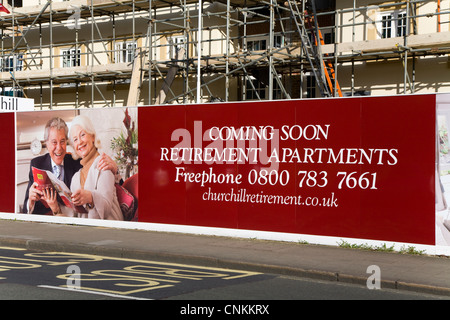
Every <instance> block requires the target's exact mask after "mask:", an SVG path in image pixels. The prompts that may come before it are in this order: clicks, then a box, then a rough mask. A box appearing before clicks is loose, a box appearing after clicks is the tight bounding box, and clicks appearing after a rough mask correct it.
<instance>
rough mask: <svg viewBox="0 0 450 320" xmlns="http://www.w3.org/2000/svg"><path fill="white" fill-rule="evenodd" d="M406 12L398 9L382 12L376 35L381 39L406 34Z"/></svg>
mask: <svg viewBox="0 0 450 320" xmlns="http://www.w3.org/2000/svg"><path fill="white" fill-rule="evenodd" d="M406 23H407V21H406V13H405V12H400V11H394V12H387V13H383V14H381V16H380V22H379V23H378V35H379V37H380V38H382V39H387V38H395V37H403V36H405V35H406Z"/></svg>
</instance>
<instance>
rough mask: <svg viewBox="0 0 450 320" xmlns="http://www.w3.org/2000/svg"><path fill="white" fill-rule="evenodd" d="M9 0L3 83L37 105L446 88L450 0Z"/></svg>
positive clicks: (3, 20) (1, 20)
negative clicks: (204, 0)
mask: <svg viewBox="0 0 450 320" xmlns="http://www.w3.org/2000/svg"><path fill="white" fill-rule="evenodd" d="M7 2H8V3H6V1H4V6H5V8H6V9H7V10H8V11H9V12H1V13H0V25H1V30H2V31H1V32H2V43H1V52H2V54H1V61H0V66H1V72H0V85H1V88H2V91H3V94H5V95H15V96H25V97H28V98H32V99H34V101H35V106H36V108H37V109H67V108H91V107H110V106H134V105H154V104H165V103H167V104H183V103H197V102H201V103H203V102H216V101H247V100H273V99H291V98H294V99H297V98H316V97H324V96H325V97H327V96H328V97H329V96H343V97H345V96H355V95H392V94H415V93H436V92H449V91H450V56H449V53H450V23H449V17H450V0H421V1H419V0H407V1H373V0H342V1H332V0H318V1H314V2H312V1H294V0H287V1H284V0H283V1H276V0H219V1H210V2H202V1H191V0H181V1H174V0H169V1H160V0H134V1H131V0H121V1H114V0H72V1H57V0H53V1H52V0H47V1H46V0H8V1H7ZM199 16H200V17H201V19H198V17H199Z"/></svg>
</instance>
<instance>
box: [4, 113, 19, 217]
mask: <svg viewBox="0 0 450 320" xmlns="http://www.w3.org/2000/svg"><path fill="white" fill-rule="evenodd" d="M0 128H2V130H1V131H0V132H1V133H0V135H1V138H0V149H1V152H0V163H1V167H2V175H1V183H0V212H8V213H13V212H14V201H15V192H16V187H15V181H16V156H15V155H16V141H15V139H14V137H15V121H14V113H0Z"/></svg>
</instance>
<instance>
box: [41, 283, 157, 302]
mask: <svg viewBox="0 0 450 320" xmlns="http://www.w3.org/2000/svg"><path fill="white" fill-rule="evenodd" d="M38 287H39V288H47V289H58V290H65V291H72V292H82V293H89V294H97V295H100V296H108V297H113V298H123V299H130V300H153V299H148V298H139V297H132V296H124V295H120V294H113V293H106V292H98V291H90V290H83V289H73V288H64V287H57V286H48V285H38Z"/></svg>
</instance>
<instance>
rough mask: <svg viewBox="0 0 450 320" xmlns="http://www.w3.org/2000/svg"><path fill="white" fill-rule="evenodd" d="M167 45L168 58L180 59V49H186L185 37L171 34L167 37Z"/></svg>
mask: <svg viewBox="0 0 450 320" xmlns="http://www.w3.org/2000/svg"><path fill="white" fill-rule="evenodd" d="M167 40H168V43H169V47H168V52H167V55H168V57H169V59H180V58H181V57H179V54H180V51H181V50H182V49H184V50H186V38H185V37H184V36H173V37H169V38H168V39H167Z"/></svg>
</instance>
